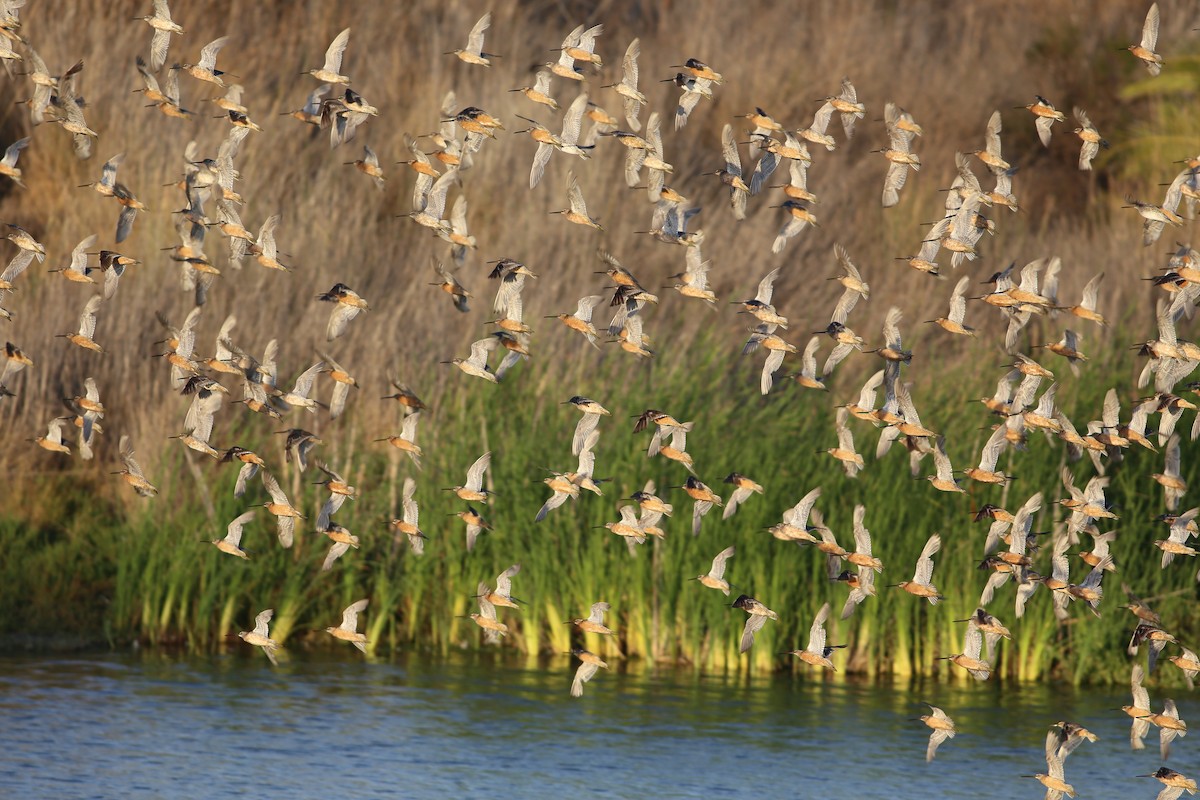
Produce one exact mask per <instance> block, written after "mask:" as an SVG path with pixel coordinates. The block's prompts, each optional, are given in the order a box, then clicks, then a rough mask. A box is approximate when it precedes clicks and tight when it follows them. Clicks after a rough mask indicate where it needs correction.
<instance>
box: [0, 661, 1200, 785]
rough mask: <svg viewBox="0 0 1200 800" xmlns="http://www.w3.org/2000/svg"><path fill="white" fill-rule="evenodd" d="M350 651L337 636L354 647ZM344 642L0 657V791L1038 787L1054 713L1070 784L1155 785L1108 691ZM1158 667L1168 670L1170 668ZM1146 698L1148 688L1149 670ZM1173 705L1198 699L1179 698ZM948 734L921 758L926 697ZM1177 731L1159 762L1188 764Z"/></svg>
mask: <svg viewBox="0 0 1200 800" xmlns="http://www.w3.org/2000/svg"><path fill="white" fill-rule="evenodd" d="M352 652H353V651H349V653H352ZM349 653H348V654H346V655H344V656H343V654H337V653H323V654H316V655H313V654H306V653H303V652H292V653H289V655H290V656H291V657H290V659H289V660H287V661H286V662H285V663H283V664H282V665H281V666H280V667H279V668H272V667H271V666H270V665H269V664H268V663H267V661H266V659H265V658H263V657H262V655H261V653H258V652H249V651H242V650H236V651H231V652H230V653H228V654H224V655H213V656H190V655H189V656H179V657H175V656H171V655H164V654H162V653H140V654H125V655H112V654H105V655H97V656H89V657H69V658H62V657H54V658H49V657H20V656H18V657H13V656H8V657H0V796H3V797H13V798H43V797H44V798H57V799H58V800H68V799H69V798H143V797H144V798H177V797H178V798H184V797H186V798H217V797H239V796H254V797H281V798H282V797H287V798H334V797H337V798H370V797H389V798H391V797H405V798H443V797H447V798H448V797H466V796H482V795H487V796H493V797H501V798H505V799H506V800H507V799H508V798H512V799H513V800H517V799H518V798H556V800H557V799H559V798H564V797H613V798H627V797H628V798H633V797H662V798H690V797H706V798H711V797H728V798H743V797H745V798H751V797H755V798H763V797H813V798H823V797H840V798H890V799H891V800H904V798H921V800H928V799H929V798H958V797H961V798H968V797H969V798H980V797H984V798H1034V797H1041V796H1042V795H1043V793H1044V790H1043V789H1042V787H1041V786H1040V785H1039V784H1038V783H1037V782H1036V781H1034V780H1032V779H1028V778H1021V777H1018V776H1019V775H1021V774H1022V773H1026V774H1028V773H1034V772H1044V771H1045V761H1044V757H1043V746H1044V741H1045V733H1046V730H1047V729H1048V726H1049V725H1050V724H1051V723H1052V722H1054V721H1056V720H1059V719H1070V720H1072V721H1074V722H1078V723H1080V724H1083V725H1085V726H1087V727H1088V728H1090V729H1091V730H1092V731H1093V732H1095V733H1097V734H1098V735H1099V736H1100V741H1098V742H1096V743H1093V744H1087V743H1085V744H1084V745H1083V746H1082V747H1081V748H1080V749H1079V750H1077V751H1076V752H1075V753H1074V754H1073V755H1072V756H1071V757H1070V758H1069V759H1068V761H1067V764H1066V775H1067V780H1068V781H1070V782H1071V783H1073V784H1074V786H1075V788H1076V790H1077V791H1078V793H1079V796H1080V797H1085V798H1086V797H1095V798H1124V797H1147V798H1152V797H1154V796H1155V795H1156V794H1157V791H1158V790H1159V789H1161V788H1162V787H1161V785H1160V784H1159V783H1158V782H1157V781H1153V780H1147V779H1144V778H1136V777H1133V776H1135V775H1138V774H1145V773H1149V772H1153V771H1154V770H1155V769H1157V768H1158V767H1159V766H1160V764H1161V762H1160V761H1159V755H1158V740H1157V733H1156V732H1155V731H1152V732H1151V736H1150V737H1148V738H1147V740H1146V743H1147V749H1146V750H1144V751H1141V752H1131V750H1130V747H1129V738H1128V737H1129V723H1128V718H1127V717H1126V716H1125V715H1124V714H1123V713H1122V712H1121V711H1120V710H1119V708H1120V706H1121V705H1124V704H1127V703H1129V696H1128V694H1126V693H1122V692H1121V690H1120V688H1114V689H1111V690H1101V691H1095V690H1087V691H1075V690H1073V689H1072V688H1071V687H1069V686H1068V687H1063V686H1053V687H1047V686H1040V685H1019V684H1005V685H1001V684H1000V683H998V682H989V683H982V684H976V683H974V682H972V683H971V684H966V683H961V682H960V683H955V684H944V683H943V684H934V683H930V684H925V685H924V686H918V687H910V686H909V685H908V684H907V683H905V684H897V685H891V684H887V685H877V684H872V683H857V682H848V681H840V680H839V681H832V680H822V679H820V678H819V677H817V676H815V675H801V676H799V677H794V676H791V675H780V676H776V677H756V678H753V679H749V680H748V679H746V678H741V679H729V680H725V679H720V678H707V677H698V676H696V675H694V674H693V673H691V672H687V671H679V670H671V669H648V670H644V671H641V672H637V673H636V674H635V673H634V672H632V671H630V672H623V671H622V670H621V668H620V665H617V664H614V665H613V666H614V669H611V670H601V671H600V672H599V674H598V675H597V676H596V677H595V678H594V679H593V680H592V681H591V682H590V683H588V684H587V686H586V688H585V693H584V696H583V697H582V698H580V699H575V698H572V697H570V696H569V695H568V688H569V686H570V681H571V676H572V674H573V671H574V668H575V664H576V662H574V661H569V660H568V659H567V658H565V657H563V658H560V659H551V660H550V661H548V662H545V663H542V664H537V663H535V664H528V663H527V662H524V661H521V662H516V663H514V662H509V661H504V660H500V659H498V658H492V657H489V656H487V655H482V656H479V655H463V656H458V657H452V658H451V659H449V660H433V659H430V658H428V657H425V656H416V655H401V656H399V657H397V658H395V659H394V660H390V661H388V660H381V661H374V662H367V661H364V660H362V659H361V658H357V659H356V658H351V657H350V655H349ZM1168 668H1169V665H1168ZM1149 688H1150V695H1151V699H1152V704H1153V705H1154V706H1155V707H1156V708H1158V707H1160V706H1161V701H1162V697H1163V696H1164V695H1163V694H1162V693H1160V692H1159V691H1157V687H1156V685H1155V683H1154V681H1153V679H1152V680H1151V681H1150V682H1149ZM1173 694H1174V695H1175V700H1176V702H1177V703H1178V705H1179V709H1180V714H1181V716H1182V717H1183V718H1184V719H1185V720H1187V719H1188V718H1189V717H1190V716H1195V715H1196V711H1197V710H1200V704H1197V703H1196V702H1195V699H1194V697H1193V696H1191V693H1188V692H1185V691H1182V690H1180V691H1178V692H1174V693H1173ZM922 700H926V701H929V702H932V703H934V704H936V705H939V706H941V707H942V708H944V709H945V710H946V712H947V713H948V714H949V715H950V716H951V717H953V718H954V719H955V721H956V722H957V724H958V729H959V735H958V736H957V737H956V738H955V739H952V740H950V741H948V742H946V743H944V744H943V745H942V746H941V749H940V750H939V751H938V756H937V759H936V760H935V761H934V762H933V763H932V764H926V763H925V746H926V742H927V740H928V729H927V728H925V726H924V725H922V724H921V723H920V722H914V721H911V718H913V717H917V716H919V715H920V714H922V713H924V712H925V708H924V707H923V706H921V705H920V701H922ZM1197 746H1200V745H1195V743H1194V742H1193V741H1192V737H1189V738H1184V739H1181V740H1176V742H1175V746H1174V749H1173V752H1172V755H1171V760H1170V761H1169V762H1167V763H1168V764H1169V765H1170V766H1172V767H1173V768H1175V769H1177V770H1179V771H1181V772H1184V773H1185V774H1189V775H1192V776H1193V777H1195V776H1196V775H1197V774H1198V773H1200V757H1198V756H1197V751H1196V747H1197Z"/></svg>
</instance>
